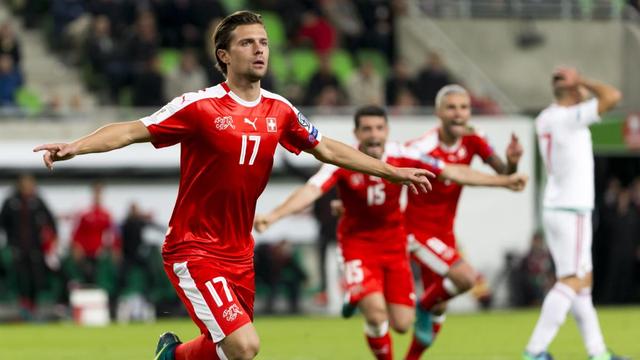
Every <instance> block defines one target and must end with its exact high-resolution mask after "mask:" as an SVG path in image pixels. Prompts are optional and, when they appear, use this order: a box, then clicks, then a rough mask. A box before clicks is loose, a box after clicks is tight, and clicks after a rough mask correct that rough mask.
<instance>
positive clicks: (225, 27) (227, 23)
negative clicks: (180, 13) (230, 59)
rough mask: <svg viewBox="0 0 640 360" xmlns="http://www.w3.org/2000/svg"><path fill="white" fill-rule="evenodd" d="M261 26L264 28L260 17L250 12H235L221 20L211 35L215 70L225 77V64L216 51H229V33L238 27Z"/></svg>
mask: <svg viewBox="0 0 640 360" xmlns="http://www.w3.org/2000/svg"><path fill="white" fill-rule="evenodd" d="M251 24H261V25H263V26H264V23H263V21H262V16H260V14H256V13H254V12H251V11H246V10H242V11H236V12H234V13H233V14H231V15H229V16H227V17H226V18H224V19H222V21H220V23H219V24H218V26H217V27H216V31H215V32H214V33H213V43H214V45H215V46H214V50H213V51H214V55H215V57H216V68H217V69H218V70H220V71H221V72H222V73H223V74H224V75H225V76H227V64H225V63H224V62H222V60H220V58H219V57H218V50H219V49H224V50H229V43H230V42H231V33H232V32H233V30H235V29H236V28H237V27H238V26H240V25H251Z"/></svg>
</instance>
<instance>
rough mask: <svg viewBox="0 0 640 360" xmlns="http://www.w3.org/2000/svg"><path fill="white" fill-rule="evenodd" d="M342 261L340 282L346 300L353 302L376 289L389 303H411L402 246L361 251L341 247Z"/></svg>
mask: <svg viewBox="0 0 640 360" xmlns="http://www.w3.org/2000/svg"><path fill="white" fill-rule="evenodd" d="M341 250H342V256H343V261H344V271H343V283H344V286H345V289H346V296H347V301H348V302H350V303H352V304H357V303H358V302H359V301H360V300H362V299H363V298H364V297H365V296H367V295H369V294H372V293H375V292H380V293H382V294H383V295H384V298H385V300H386V302H387V303H389V304H398V305H407V306H414V305H415V298H416V296H415V293H414V290H413V289H414V288H413V275H412V273H411V266H410V262H409V255H408V254H407V251H406V250H405V249H401V250H395V251H390V252H387V251H384V249H373V250H374V251H372V249H371V247H369V249H368V252H367V251H361V250H362V247H360V249H355V248H353V247H344V246H343V247H342V249H341Z"/></svg>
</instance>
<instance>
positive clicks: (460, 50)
mask: <svg viewBox="0 0 640 360" xmlns="http://www.w3.org/2000/svg"><path fill="white" fill-rule="evenodd" d="M639 3H640V2H639V1H635V0H631V1H624V0H553V1H552V0H450V1H444V0H390V1H389V0H379V1H378V0H318V1H311V0H279V1H276V0H253V1H251V0H146V1H130V0H91V1H82V0H3V1H2V2H1V4H0V144H1V145H0V146H1V149H2V151H1V152H0V202H1V203H2V210H1V214H0V322H15V321H47V320H52V321H53V320H66V319H71V318H76V320H78V319H77V316H78V314H75V313H74V311H73V309H74V306H72V305H71V304H72V303H77V302H83V301H85V302H86V301H89V302H91V301H97V302H99V303H100V304H102V306H104V307H105V309H106V311H107V312H106V316H107V318H106V319H102V320H100V319H98V320H95V319H94V320H95V321H98V322H100V321H109V319H111V320H117V321H122V322H127V321H152V320H154V319H156V318H157V317H165V316H166V317H175V316H181V315H186V313H185V311H184V309H183V306H182V304H181V303H180V301H179V299H178V298H177V296H176V295H175V293H174V291H173V289H172V287H171V285H170V283H169V282H168V280H167V279H166V276H165V274H164V272H163V269H162V261H161V258H160V246H161V244H162V241H163V238H164V232H165V230H166V226H167V223H168V220H169V217H170V215H171V211H172V207H173V202H174V200H175V197H176V190H177V184H178V176H179V168H178V160H179V150H178V148H177V147H173V148H169V149H163V150H155V149H153V147H152V146H151V145H149V144H137V145H133V146H131V147H129V148H127V149H122V150H118V151H115V152H112V153H109V154H96V155H87V156H83V157H81V158H78V159H74V161H72V162H69V163H61V164H57V166H56V170H55V171H53V172H49V171H48V170H46V169H45V168H44V167H43V166H42V164H41V157H40V155H38V154H33V153H32V152H31V149H32V148H33V147H34V146H35V145H37V144H41V143H45V142H53V141H69V140H72V139H75V138H77V137H79V136H82V135H84V134H86V133H88V132H90V131H92V130H94V129H96V128H98V127H99V126H101V125H103V124H105V123H108V122H113V121H128V120H134V119H138V118H141V117H143V116H146V115H148V114H151V113H153V112H155V111H156V110H157V109H158V108H159V107H161V106H162V105H164V104H165V103H167V102H168V101H170V100H171V99H172V98H173V97H176V96H179V95H181V94H182V93H184V92H187V91H192V90H196V89H201V88H205V87H208V86H213V85H215V84H217V83H218V82H220V81H223V80H224V78H223V77H222V76H221V74H219V73H218V72H217V70H215V69H214V62H215V59H214V57H213V53H212V44H211V42H210V38H211V35H212V31H213V29H214V28H215V26H216V24H217V22H218V21H219V20H220V19H221V18H222V17H224V16H226V15H227V14H229V13H231V12H233V11H236V10H239V9H252V10H255V11H258V12H260V13H261V14H262V16H263V18H264V21H265V26H266V28H267V31H268V34H269V41H270V48H271V52H270V72H269V76H268V77H267V78H265V79H264V80H263V82H262V84H263V87H264V88H265V89H267V90H271V91H274V92H276V93H279V94H281V95H283V96H285V97H286V98H288V99H289V100H290V101H291V102H292V103H293V104H295V105H296V106H297V107H299V108H300V109H301V110H302V111H303V112H304V113H305V114H306V115H307V117H309V118H310V119H311V120H312V121H313V122H314V123H315V124H316V126H317V127H318V128H319V129H320V130H321V131H322V132H323V133H325V134H328V135H330V136H331V137H334V138H337V139H340V140H343V141H346V142H348V143H352V142H353V141H354V140H353V138H352V128H353V120H352V114H353V112H354V109H355V108H356V107H358V106H361V105H365V104H379V105H384V106H386V107H387V109H388V111H389V114H390V126H391V139H392V140H397V141H406V140H409V139H412V138H415V137H418V136H419V135H420V134H422V133H424V132H426V131H427V130H428V129H430V128H432V127H434V126H436V125H437V124H438V120H437V118H435V117H434V116H433V109H432V106H433V103H434V98H435V94H436V93H437V91H438V90H439V89H440V88H441V87H442V86H444V85H446V84H449V83H453V82H455V83H460V84H462V85H464V86H465V87H467V88H468V89H469V91H470V93H471V95H472V105H473V112H474V114H475V116H474V117H473V119H472V122H473V124H474V125H475V126H476V127H477V128H478V129H480V130H481V131H482V132H484V133H485V134H486V135H487V137H488V139H489V141H490V142H491V144H492V145H493V146H494V147H495V149H496V151H497V152H498V153H499V154H501V155H502V156H504V149H505V148H506V145H507V143H508V141H509V139H510V136H511V133H516V134H517V135H518V136H519V138H520V141H521V142H522V144H523V147H524V149H525V155H524V157H523V159H522V161H521V163H520V171H522V172H525V173H528V174H530V177H531V183H530V185H529V186H528V187H527V189H526V190H525V191H524V192H523V193H519V194H514V193H510V192H507V191H500V190H495V189H478V188H469V189H466V190H465V191H464V192H463V196H462V199H461V204H460V207H459V211H458V219H457V222H456V230H457V235H458V240H459V243H460V246H461V248H462V249H463V252H464V253H465V256H466V257H467V258H468V259H469V261H470V262H471V264H473V265H474V267H476V269H478V270H479V271H480V272H481V273H482V276H483V279H484V282H483V284H482V285H481V286H478V287H476V288H475V289H474V290H473V291H471V292H470V293H469V294H467V295H465V296H463V297H460V298H458V299H456V300H455V301H454V302H453V304H452V309H453V310H454V311H480V310H481V309H489V308H510V307H524V306H535V305H539V303H540V302H541V300H542V299H543V296H544V294H545V293H546V291H547V290H548V288H549V286H551V285H552V284H553V282H554V278H553V268H552V263H551V259H550V256H549V254H548V251H547V249H546V247H545V245H544V241H543V237H542V235H541V229H540V220H539V219H540V216H539V208H540V204H539V199H540V194H541V190H542V186H543V185H544V178H543V175H542V171H541V162H540V160H539V158H538V152H537V149H536V143H535V134H534V128H533V118H534V117H535V115H536V114H537V112H539V111H540V110H541V109H543V108H544V107H546V106H547V105H548V104H549V103H550V102H551V101H552V98H551V91H550V86H549V85H550V72H551V71H552V69H553V68H554V67H555V66H556V65H560V64H565V65H571V66H575V67H577V68H578V69H579V70H580V71H581V72H583V73H584V74H585V75H587V76H589V77H593V78H596V79H599V80H602V81H605V82H608V83H611V84H613V85H614V86H616V87H618V88H620V89H621V90H622V91H623V93H624V100H623V104H622V106H620V107H618V108H617V109H616V111H615V112H613V113H611V114H608V115H607V116H606V118H605V120H604V121H603V122H602V123H601V124H597V125H595V126H593V127H592V136H593V140H594V149H595V160H596V194H597V195H596V196H597V199H596V204H597V205H596V210H595V211H594V222H593V224H594V243H593V254H594V265H595V269H594V275H595V287H594V301H595V302H596V303H597V304H631V303H634V304H638V303H640V71H638V64H639V63H640V15H639V14H638V6H639ZM318 166H319V164H318V163H317V162H316V161H315V160H314V159H313V158H312V157H310V156H307V155H301V156H299V157H296V156H293V155H291V154H288V153H286V151H283V150H282V149H278V151H277V153H276V161H275V166H274V172H273V175H272V179H271V181H270V183H269V185H268V187H267V189H266V191H265V193H264V194H263V195H262V197H261V198H260V200H259V203H258V212H266V211H268V210H270V209H271V208H272V207H274V206H275V205H276V204H277V203H278V202H279V201H281V200H282V199H283V198H284V197H285V196H287V195H288V194H289V193H290V192H291V191H292V190H293V189H294V188H295V187H296V186H299V185H301V184H303V182H304V181H305V180H306V179H307V178H308V177H309V176H310V175H312V174H313V173H314V172H315V171H316V170H317V168H318ZM474 167H477V168H479V169H482V170H484V171H490V170H489V168H488V167H485V166H484V165H483V164H481V162H480V161H478V162H477V163H474ZM221 176H224V174H221ZM334 197H335V193H329V194H328V195H326V196H325V197H324V198H323V199H322V200H321V201H319V202H318V203H317V204H316V205H315V206H314V207H313V208H312V209H309V210H308V211H306V212H304V213H302V214H300V215H297V216H295V217H292V218H289V219H287V220H284V221H282V222H281V223H279V224H277V225H276V226H274V227H273V228H272V229H271V230H270V231H269V232H267V233H265V234H263V235H260V236H257V235H256V257H255V261H256V273H257V277H256V279H257V300H256V311H257V312H258V313H272V314H298V313H307V314H308V313H313V314H337V313H338V311H339V307H340V303H341V295H340V285H339V280H338V278H339V269H338V265H337V256H336V247H335V222H336V219H335V218H334V217H333V216H332V215H331V214H330V209H329V206H328V203H329V202H330V200H331V199H332V198H334ZM90 289H91V290H96V289H97V290H99V291H98V292H97V293H95V292H94V293H93V294H94V295H95V297H93V298H91V296H93V295H91V294H88V293H87V292H86V291H85V292H82V291H81V290H90ZM79 293H83V294H85V295H86V296H88V297H90V298H91V299H89V300H87V299H86V298H85V299H84V300H79V299H78V297H77V296H78V294H79ZM96 294H97V295H96Z"/></svg>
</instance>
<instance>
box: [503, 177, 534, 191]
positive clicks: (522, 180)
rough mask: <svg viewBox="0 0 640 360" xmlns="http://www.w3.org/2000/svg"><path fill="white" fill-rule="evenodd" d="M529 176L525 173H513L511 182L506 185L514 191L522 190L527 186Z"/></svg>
mask: <svg viewBox="0 0 640 360" xmlns="http://www.w3.org/2000/svg"><path fill="white" fill-rule="evenodd" d="M528 181H529V177H528V176H527V175H525V174H511V175H509V182H508V183H507V185H506V187H507V188H508V189H509V190H513V191H522V190H524V188H525V187H526V186H527V182H528Z"/></svg>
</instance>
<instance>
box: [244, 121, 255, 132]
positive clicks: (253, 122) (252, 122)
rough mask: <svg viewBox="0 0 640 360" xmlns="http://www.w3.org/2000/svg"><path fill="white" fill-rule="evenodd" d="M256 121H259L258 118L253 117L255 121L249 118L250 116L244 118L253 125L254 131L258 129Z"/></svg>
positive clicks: (246, 122)
mask: <svg viewBox="0 0 640 360" xmlns="http://www.w3.org/2000/svg"><path fill="white" fill-rule="evenodd" d="M256 121H258V118H253V121H251V120H249V119H248V118H244V123H245V124H249V125H251V126H253V130H254V131H258V129H257V128H256Z"/></svg>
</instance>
